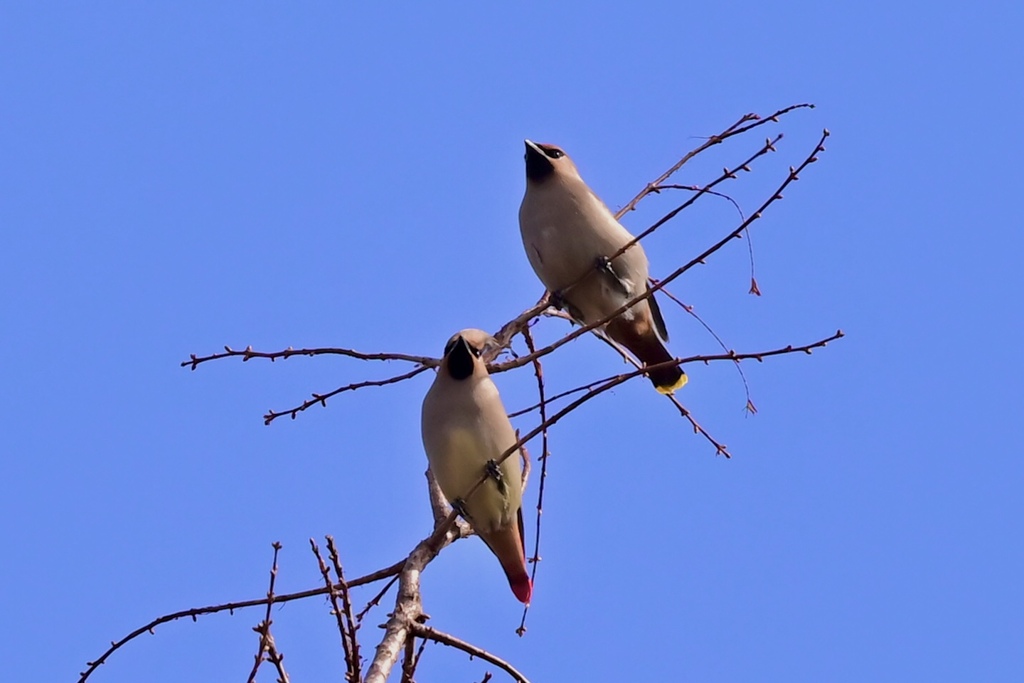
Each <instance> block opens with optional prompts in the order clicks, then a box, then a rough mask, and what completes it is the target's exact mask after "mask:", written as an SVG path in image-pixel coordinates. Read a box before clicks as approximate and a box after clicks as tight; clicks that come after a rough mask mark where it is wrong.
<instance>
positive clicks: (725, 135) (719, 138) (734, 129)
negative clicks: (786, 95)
mask: <svg viewBox="0 0 1024 683" xmlns="http://www.w3.org/2000/svg"><path fill="white" fill-rule="evenodd" d="M794 109H814V105H813V104H810V103H803V104H793V105H790V106H788V107H783V108H782V109H779V110H778V111H776V112H775V113H774V114H770V115H769V116H766V117H763V118H762V117H760V116H758V115H757V114H744V115H743V116H741V117H740V119H739V120H738V121H737V122H736V123H734V124H732V125H731V126H729V127H728V128H726V129H725V130H723V131H722V132H721V133H719V134H718V135H712V136H711V137H709V138H708V139H707V140H705V141H704V143H703V144H701V145H700V146H699V147H697V148H695V149H693V150H691V151H689V152H687V153H686V154H685V155H683V158H682V159H680V160H679V161H677V162H676V163H675V164H674V165H673V166H672V167H671V168H669V169H668V170H667V171H665V172H664V173H662V174H661V175H660V176H658V178H657V179H656V180H654V181H653V182H651V183H648V184H647V187H645V188H644V189H642V190H641V191H640V193H639V194H637V196H635V197H633V198H632V199H630V200H629V201H628V202H627V203H626V205H625V206H624V207H622V208H621V209H619V211H618V212H617V213H616V214H615V217H616V218H622V217H623V216H625V215H626V214H627V213H629V212H630V211H632V210H633V209H635V208H636V205H637V204H639V203H640V202H641V200H643V198H644V197H646V196H647V195H649V194H651V193H652V192H656V191H657V190H656V189H655V188H656V187H657V186H659V185H661V183H663V182H665V181H666V180H668V179H669V177H671V176H672V175H673V174H675V172H676V171H678V170H679V169H681V168H682V167H683V165H684V164H686V163H687V162H688V161H690V160H691V159H693V158H694V157H695V156H697V155H698V154H700V153H701V152H704V151H707V150H708V149H710V148H712V147H714V146H715V145H718V144H720V143H722V142H724V141H725V140H728V139H729V138H731V137H735V136H737V135H742V134H743V133H746V132H747V131H748V130H753V129H754V128H757V127H758V126H763V125H764V124H766V123H769V122H772V123H778V121H779V117H781V116H785V115H786V114H788V113H789V112H791V111H793V110H794ZM750 121H753V122H754V123H749V122H750ZM745 123H749V125H746V126H744V125H743V124H745Z"/></svg>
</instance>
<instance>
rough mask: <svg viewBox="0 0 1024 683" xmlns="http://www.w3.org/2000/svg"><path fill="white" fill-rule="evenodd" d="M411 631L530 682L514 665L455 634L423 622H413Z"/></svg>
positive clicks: (521, 680) (520, 679) (521, 681)
mask: <svg viewBox="0 0 1024 683" xmlns="http://www.w3.org/2000/svg"><path fill="white" fill-rule="evenodd" d="M412 632H413V634H414V635H416V636H419V637H420V638H425V639H429V640H433V641H434V642H437V643H441V644H442V645H447V646H449V647H454V648H456V649H458V650H462V651H463V652H465V653H466V654H468V655H469V656H470V657H479V658H480V659H482V660H484V661H485V662H490V663H491V664H493V665H494V666H496V667H498V668H500V669H501V670H503V671H504V672H505V673H507V674H508V675H509V676H511V677H512V678H514V679H516V681H518V682H519V683H530V681H529V679H527V678H526V676H524V675H523V674H522V673H520V672H519V670H518V669H516V668H515V667H514V666H512V665H511V664H509V663H508V662H506V661H505V660H504V659H502V658H501V657H498V656H496V655H492V654H491V653H490V652H488V651H487V650H484V649H482V648H479V647H477V646H476V645H473V644H471V643H467V642H466V641H464V640H462V639H460V638H456V637H455V636H453V635H450V634H448V633H445V632H443V631H438V630H437V629H435V628H432V627H430V626H427V625H425V624H414V625H413V627H412Z"/></svg>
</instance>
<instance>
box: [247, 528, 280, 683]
mask: <svg viewBox="0 0 1024 683" xmlns="http://www.w3.org/2000/svg"><path fill="white" fill-rule="evenodd" d="M273 548H274V563H273V565H272V566H271V568H270V587H269V588H268V589H267V613H266V615H265V616H264V617H263V621H261V622H260V623H259V624H258V625H256V626H255V627H253V629H252V630H253V631H255V632H256V633H258V634H260V642H259V647H258V648H257V650H256V655H255V661H254V662H253V665H252V671H250V672H249V678H248V679H247V681H248V683H254V681H255V680H256V672H257V671H258V670H259V668H260V664H262V663H263V661H264V659H265V656H264V653H267V652H269V651H270V650H271V649H273V652H274V656H275V659H276V660H277V661H276V662H275V665H276V666H277V669H278V672H279V674H280V675H281V676H282V677H283V678H284V679H285V681H287V679H288V675H287V674H286V673H285V672H284V668H283V665H282V664H281V661H282V660H283V659H284V656H283V655H281V654H280V653H279V652H277V647H276V646H275V645H274V637H273V636H272V635H270V624H271V623H272V622H271V620H270V610H271V606H272V605H273V600H274V582H275V581H276V580H277V554H278V553H279V552H280V551H281V544H280V543H278V542H276V541H275V542H274V543H273Z"/></svg>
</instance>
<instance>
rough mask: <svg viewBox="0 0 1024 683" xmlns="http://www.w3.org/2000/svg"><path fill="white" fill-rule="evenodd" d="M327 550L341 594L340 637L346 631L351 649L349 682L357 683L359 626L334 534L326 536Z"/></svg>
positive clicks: (360, 674)
mask: <svg viewBox="0 0 1024 683" xmlns="http://www.w3.org/2000/svg"><path fill="white" fill-rule="evenodd" d="M327 550H328V552H329V553H330V556H331V564H333V565H334V575H335V576H337V577H338V592H339V593H340V594H341V609H342V610H343V612H344V615H345V625H346V626H347V629H346V628H345V627H344V626H343V628H342V634H341V635H342V638H343V639H344V637H345V635H346V632H347V635H348V641H349V645H350V646H351V649H352V658H351V660H350V665H349V673H350V674H351V675H350V676H349V681H350V683H359V680H360V678H361V676H362V673H361V672H360V670H359V669H360V660H361V658H360V656H359V641H358V640H357V639H356V629H358V628H359V624H357V623H356V620H355V619H353V618H352V598H351V596H350V595H349V592H348V584H347V583H345V572H344V570H343V568H342V566H341V558H340V557H339V556H338V548H337V546H335V545H334V536H330V535H328V536H327Z"/></svg>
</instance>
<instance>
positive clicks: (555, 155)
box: [544, 149, 565, 159]
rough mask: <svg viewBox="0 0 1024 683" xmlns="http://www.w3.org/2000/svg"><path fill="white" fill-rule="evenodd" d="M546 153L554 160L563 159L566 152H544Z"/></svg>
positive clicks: (552, 150)
mask: <svg viewBox="0 0 1024 683" xmlns="http://www.w3.org/2000/svg"><path fill="white" fill-rule="evenodd" d="M544 153H545V154H547V155H548V156H549V157H551V158H552V159H561V158H562V157H564V156H565V152H563V151H562V150H560V149H546V150H544Z"/></svg>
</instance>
